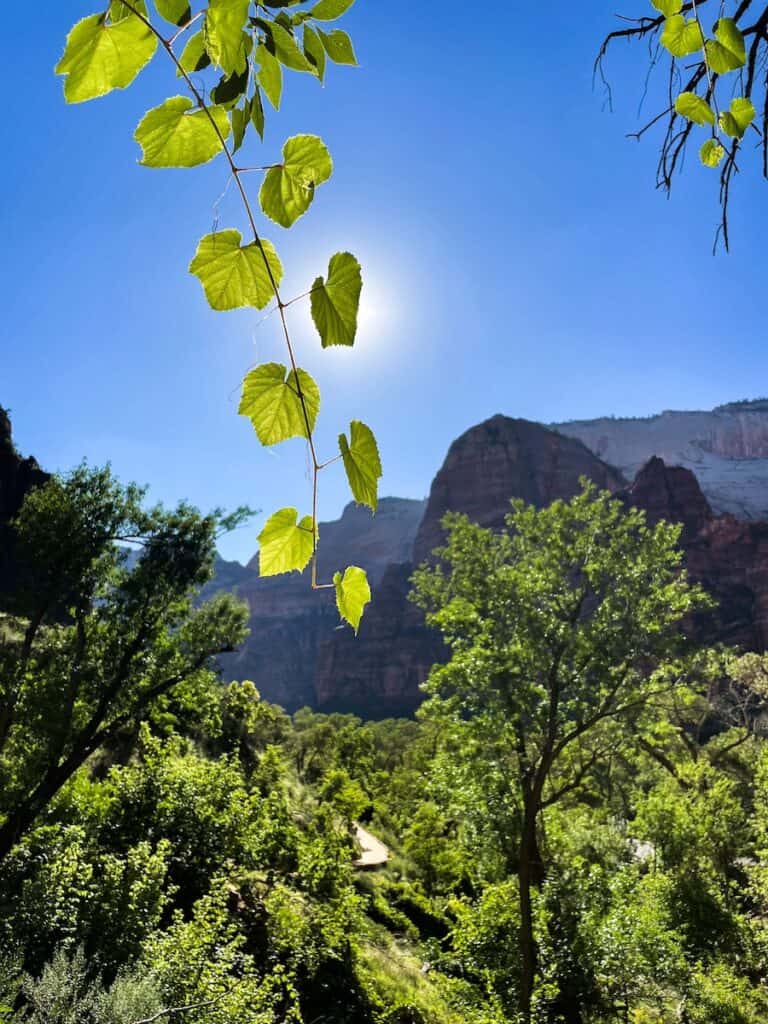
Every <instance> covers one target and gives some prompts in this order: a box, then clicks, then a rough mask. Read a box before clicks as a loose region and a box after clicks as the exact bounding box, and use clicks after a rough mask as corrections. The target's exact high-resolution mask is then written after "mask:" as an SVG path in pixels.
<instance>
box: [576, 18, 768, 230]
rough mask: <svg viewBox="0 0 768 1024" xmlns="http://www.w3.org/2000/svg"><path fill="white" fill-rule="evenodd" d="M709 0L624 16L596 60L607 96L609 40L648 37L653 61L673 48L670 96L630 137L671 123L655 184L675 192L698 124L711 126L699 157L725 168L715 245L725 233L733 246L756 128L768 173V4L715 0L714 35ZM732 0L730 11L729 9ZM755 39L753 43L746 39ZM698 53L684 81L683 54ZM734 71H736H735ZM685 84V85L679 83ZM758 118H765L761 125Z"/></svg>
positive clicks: (766, 173) (766, 174)
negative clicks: (747, 151)
mask: <svg viewBox="0 0 768 1024" xmlns="http://www.w3.org/2000/svg"><path fill="white" fill-rule="evenodd" d="M708 2H709V0H687V2H683V0H650V3H651V5H652V6H653V8H654V9H655V11H656V13H655V14H654V15H653V16H651V15H648V14H646V15H642V16H640V17H638V18H624V19H623V20H625V21H626V22H628V24H627V26H626V27H625V28H621V29H616V30H614V31H613V32H610V33H609V34H608V35H607V36H606V38H605V39H604V40H603V43H602V46H601V47H600V50H599V52H598V55H597V58H596V60H595V75H596V76H597V77H599V79H600V80H601V82H602V83H603V85H604V86H605V88H606V94H607V100H608V104H609V105H611V102H612V96H611V89H610V84H609V81H608V79H607V76H606V74H605V66H604V65H605V58H606V56H607V53H608V50H609V48H610V47H611V44H612V43H614V42H616V41H617V40H619V39H627V40H629V41H637V40H646V41H647V42H648V44H649V51H650V52H651V60H652V65H653V64H655V63H656V58H655V55H654V47H655V52H656V53H658V51H659V50H663V51H666V53H667V54H668V55H669V57H670V58H671V59H670V64H669V85H668V104H667V106H666V108H665V109H663V110H662V111H660V112H659V113H657V114H655V115H654V116H653V117H652V118H651V119H649V120H648V121H647V122H646V123H645V124H644V125H643V127H642V128H640V129H639V131H637V132H633V133H631V136H630V137H632V138H635V139H640V138H642V137H643V136H644V135H645V134H646V132H648V131H649V130H650V129H651V128H653V127H655V126H656V125H658V124H659V123H660V122H664V123H665V124H666V130H665V134H664V138H663V140H662V143H661V148H660V152H659V161H658V166H657V172H656V185H657V188H661V189H663V190H664V191H665V192H667V193H669V192H670V191H671V188H672V181H673V178H674V175H675V173H676V172H677V171H679V170H680V169H681V167H682V163H683V157H684V155H685V152H686V151H687V148H688V144H689V142H690V141H691V139H692V137H693V134H694V132H695V130H696V128H697V127H702V128H704V129H705V130H708V132H709V138H707V139H705V140H704V142H703V143H701V145H700V147H699V158H700V161H701V163H702V164H703V165H704V166H705V167H708V168H712V169H719V172H720V181H719V201H720V209H721V219H720V226H719V228H718V231H717V235H716V238H715V246H717V243H718V242H719V240H720V239H721V238H722V241H723V243H724V245H725V248H726V250H728V249H729V248H730V235H729V222H728V209H729V201H730V196H731V186H732V183H733V176H734V174H735V173H737V172H738V170H739V167H738V155H739V153H740V150H741V148H742V147H743V143H744V139H745V136H746V134H747V131H748V130H749V129H750V128H751V129H752V130H753V131H754V132H755V133H756V135H757V136H758V138H759V140H760V143H759V145H760V147H761V150H762V173H763V176H764V177H765V178H768V73H766V71H765V66H766V60H767V59H768V6H765V7H763V9H762V10H761V12H760V13H759V15H758V16H757V17H756V18H755V10H754V7H753V2H752V0H739V2H736V0H734V2H733V3H732V4H731V5H728V4H727V3H726V2H724V0H721V2H720V3H719V4H718V5H717V6H718V17H717V20H716V21H715V23H714V25H713V27H712V32H711V35H710V36H707V34H706V32H705V29H704V25H703V23H702V17H701V9H702V8H704V7H705V5H706V4H707V3H708ZM729 6H731V8H732V10H731V16H730V17H726V16H725V15H726V10H727V8H728V7H729ZM748 42H749V46H747V43H748ZM688 57H692V58H694V61H693V63H692V64H687V65H685V68H686V72H687V78H686V80H685V82H684V83H683V80H682V76H681V74H680V65H679V63H678V62H679V61H681V60H683V59H684V58H688ZM734 74H735V76H736V77H735V79H731V78H730V77H729V76H732V75H734ZM758 76H761V77H762V80H763V84H762V86H761V95H760V98H759V101H758V103H759V106H760V109H761V114H760V116H759V117H758V111H757V110H756V108H755V100H756V99H757V96H756V91H757V87H756V79H757V78H758ZM729 84H731V85H732V95H731V98H730V102H729V103H723V102H721V97H722V92H723V90H724V89H726V88H728V86H729ZM681 85H682V89H681V88H680V86H681ZM758 121H759V122H760V125H758Z"/></svg>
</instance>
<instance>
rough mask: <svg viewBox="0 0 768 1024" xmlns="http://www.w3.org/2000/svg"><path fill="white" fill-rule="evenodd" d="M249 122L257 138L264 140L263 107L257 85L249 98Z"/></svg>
mask: <svg viewBox="0 0 768 1024" xmlns="http://www.w3.org/2000/svg"><path fill="white" fill-rule="evenodd" d="M251 121H252V122H253V127H254V128H255V129H256V131H257V132H258V133H259V138H260V139H261V140H262V141H263V139H264V105H263V104H262V102H261V89H259V87H258V85H257V86H256V89H255V91H254V93H253V97H252V98H251Z"/></svg>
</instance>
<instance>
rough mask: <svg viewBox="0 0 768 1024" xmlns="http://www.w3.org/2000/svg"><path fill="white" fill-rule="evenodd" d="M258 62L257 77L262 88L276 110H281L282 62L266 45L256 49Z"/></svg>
mask: <svg viewBox="0 0 768 1024" xmlns="http://www.w3.org/2000/svg"><path fill="white" fill-rule="evenodd" d="M256 61H257V62H258V65H259V71H258V75H257V77H258V79H259V82H260V83H261V87H262V89H263V90H264V92H265V93H266V94H267V99H268V100H269V102H270V103H271V104H272V106H273V107H274V108H275V110H279V109H280V97H281V95H282V92H283V69H282V68H281V67H280V62H279V61H278V60H277V58H276V57H275V56H274V54H272V53H270V52H269V50H268V49H267V48H266V46H264V45H260V46H257V47H256Z"/></svg>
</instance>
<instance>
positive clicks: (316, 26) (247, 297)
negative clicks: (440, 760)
mask: <svg viewBox="0 0 768 1024" xmlns="http://www.w3.org/2000/svg"><path fill="white" fill-rule="evenodd" d="M353 3H354V0H314V2H310V0H275V2H264V3H259V2H251V0H209V2H208V3H207V4H206V5H205V6H203V7H202V8H201V9H200V10H197V11H195V12H193V10H192V8H191V6H190V4H189V3H187V0H156V2H155V3H154V8H155V11H154V12H153V11H151V10H150V8H149V7H148V5H147V2H146V0H111V2H110V3H108V5H107V8H106V10H104V11H102V12H101V13H97V14H93V15H91V16H89V17H87V18H83V19H82V20H81V21H79V22H78V23H77V24H76V25H75V26H74V28H73V29H72V30H71V32H70V33H69V35H68V37H67V41H66V46H65V49H64V54H63V56H62V58H61V60H60V61H59V63H58V64H57V65H56V72H57V74H59V75H62V76H64V96H65V99H66V100H67V102H69V103H82V102H84V101H86V100H92V99H96V98H98V97H101V96H104V95H106V94H107V93H110V92H112V91H113V90H115V89H125V88H126V87H128V86H130V84H131V83H132V82H133V81H134V80H135V79H136V77H137V76H138V75H139V73H140V72H141V71H142V70H143V68H144V67H145V66H146V65H147V64H148V63H149V62H150V61H151V60H152V59H153V57H154V56H155V54H157V53H164V54H165V56H166V57H167V58H169V60H170V63H169V65H168V67H169V70H173V68H175V70H176V76H177V78H179V79H181V81H182V82H183V84H184V86H185V87H186V91H187V95H184V96H171V97H169V98H167V99H166V100H164V101H163V102H162V103H160V104H159V105H158V106H156V107H154V108H153V109H152V110H150V111H148V112H147V113H146V114H145V115H144V117H143V118H142V119H141V121H140V122H139V124H138V126H137V127H136V131H135V132H134V138H135V140H136V142H137V143H138V145H139V147H140V148H141V159H140V161H139V162H140V163H141V164H142V165H143V166H145V167H154V168H160V167H162V168H169V167H173V168H191V167H198V166H200V165H202V164H206V163H208V162H209V161H211V160H214V159H215V158H216V157H221V158H223V161H224V164H225V166H226V172H227V175H228V179H230V180H231V179H234V181H235V182H236V185H237V192H238V195H239V197H240V199H241V201H242V210H243V217H244V226H245V229H246V232H247V235H248V236H249V237H248V238H247V239H246V240H245V241H244V240H243V234H242V232H241V231H239V230H237V229H236V228H234V227H232V228H225V229H223V230H216V231H215V232H213V233H212V234H209V235H206V236H205V237H204V238H202V239H201V240H200V242H199V244H198V247H197V251H196V252H195V255H194V257H193V258H192V261H191V263H190V265H189V269H190V272H191V273H192V274H194V275H195V276H196V277H197V278H198V280H199V281H200V284H201V285H202V287H203V292H204V294H205V298H206V300H207V302H208V304H209V306H210V307H211V308H212V309H215V310H222V311H224V310H232V309H238V308H241V307H251V308H255V309H265V308H266V307H267V306H269V305H270V304H274V309H275V311H276V312H278V313H279V317H280V323H281V327H282V332H283V338H284V341H285V349H286V357H287V364H286V365H283V364H281V363H266V364H263V365H261V366H258V367H256V368H255V369H253V370H251V371H250V372H249V373H248V374H247V375H246V377H245V379H244V381H243V390H242V400H241V402H240V408H239V412H240V414H241V415H243V416H247V417H248V418H249V419H250V420H251V422H252V424H253V427H254V430H255V432H256V436H257V437H258V439H259V441H260V442H261V444H263V445H274V444H280V443H282V442H284V441H288V440H290V439H292V438H301V439H303V440H304V441H306V443H307V447H308V453H309V459H310V461H311V464H312V495H311V506H312V507H311V512H310V513H309V514H307V515H300V513H299V512H298V510H297V509H294V508H284V509H280V510H279V511H277V512H276V513H275V514H274V515H273V516H271V517H270V519H269V520H268V522H267V524H266V526H265V527H264V530H263V531H262V533H261V534H260V537H259V541H260V544H261V548H262V554H261V559H260V571H261V573H262V575H265V576H270V575H275V574H277V573H286V572H294V571H298V572H302V571H303V570H304V569H305V568H306V567H307V566H308V565H310V564H311V586H312V587H313V588H314V589H324V588H328V589H330V588H334V589H335V592H336V604H337V607H338V611H339V615H340V616H341V618H342V619H343V620H345V621H346V622H348V623H349V624H350V625H351V626H352V627H353V628H354V629H355V630H357V628H358V626H359V625H360V619H361V617H362V614H363V610H364V608H365V606H366V604H367V603H368V602H369V601H370V590H369V588H368V581H367V579H366V578H365V573H364V571H363V570H362V569H360V568H359V567H357V566H348V567H347V568H346V569H345V570H344V572H343V573H342V572H337V573H335V574H334V577H333V581H332V582H327V583H320V582H319V581H318V578H317V546H318V543H319V531H318V483H319V477H320V473H321V472H322V471H323V470H324V469H326V468H327V467H328V466H330V465H332V464H334V463H336V462H343V465H344V469H345V472H346V474H347V479H348V481H349V485H350V489H351V491H352V496H353V498H354V499H355V501H357V502H360V503H361V504H365V505H368V506H369V507H370V508H371V510H372V511H374V512H375V511H376V505H377V501H378V482H379V478H380V477H381V474H382V470H381V461H380V459H379V450H378V446H377V443H376V440H375V438H374V435H373V432H372V431H371V429H370V428H369V427H368V426H366V425H365V424H364V423H361V422H360V421H359V420H353V421H352V422H351V425H350V435H351V440H350V441H348V440H347V437H346V435H345V434H341V435H340V436H339V454H338V455H336V456H335V457H333V458H330V459H326V460H324V461H322V460H321V459H320V458H319V457H318V453H317V450H316V447H315V439H314V434H315V425H316V421H317V417H318V413H319V411H320V389H319V388H318V386H317V383H316V382H315V380H314V379H313V378H312V376H311V375H310V374H309V373H307V372H306V370H303V369H301V368H300V367H299V366H298V364H297V353H296V349H295V345H294V342H293V340H292V338H291V333H290V330H289V324H288V319H289V316H290V314H289V313H288V312H287V310H288V307H289V306H292V305H293V304H294V302H297V301H299V299H304V298H307V296H308V297H309V299H310V306H311V312H312V320H313V322H314V324H315V327H316V328H317V332H318V335H319V337H320V342H321V345H322V347H323V348H327V347H328V346H332V345H347V346H349V345H354V343H355V339H356V336H357V324H358V313H359V308H360V294H361V290H362V285H363V279H362V272H361V269H360V264H359V263H358V261H357V259H356V258H355V257H354V256H353V255H352V254H351V253H348V252H339V253H336V254H334V255H333V256H331V258H330V261H329V264H328V273H327V276H326V277H323V276H322V275H318V276H317V277H316V278H315V280H314V282H313V283H312V285H311V286H310V287H309V289H308V291H307V292H306V294H305V295H300V296H297V297H296V298H294V299H290V300H287V301H286V300H284V299H283V297H282V295H281V292H280V284H281V282H282V279H283V266H282V263H281V261H280V257H279V255H278V253H277V250H276V248H275V245H274V244H273V243H272V242H271V241H269V240H268V239H267V238H265V237H263V235H262V232H261V229H260V228H259V227H258V226H257V222H256V212H255V209H254V206H253V205H252V203H251V199H250V197H249V192H248V189H247V186H246V180H247V179H246V173H247V172H252V171H259V172H263V175H264V177H263V180H262V183H261V188H260V190H259V207H260V210H261V213H262V214H263V215H264V216H265V217H266V218H268V220H270V221H272V222H273V223H274V224H277V225H279V226H280V227H281V228H290V227H292V226H293V224H294V223H295V222H296V221H297V220H298V219H299V218H300V217H302V216H303V215H304V214H305V213H306V212H307V211H308V210H309V208H310V206H311V205H312V203H313V201H314V198H315V191H316V189H317V188H318V187H319V186H320V185H323V184H324V183H325V182H327V181H328V180H329V178H330V177H331V175H332V173H333V160H332V158H331V154H330V152H329V151H328V149H327V147H326V145H325V143H324V142H323V140H322V139H320V138H318V137H317V136H316V135H295V136H293V137H292V138H290V139H288V140H287V141H286V142H285V144H284V145H283V147H282V153H281V154H280V156H279V157H278V158H275V157H271V158H270V159H278V161H279V162H273V163H268V164H267V165H266V166H256V167H245V166H243V165H242V164H240V163H239V160H240V158H239V157H238V160H237V161H236V160H235V154H237V153H238V151H240V150H241V148H242V147H243V146H244V144H245V143H246V142H247V141H251V140H253V138H254V136H256V135H258V137H259V138H260V140H261V141H262V142H263V140H264V131H265V104H264V97H266V99H267V100H268V101H269V103H270V104H271V105H272V106H273V107H274V108H275V110H278V109H279V107H280V101H281V97H282V92H283V72H284V70H290V71H295V72H301V73H304V74H309V75H312V76H313V77H315V78H317V79H318V81H320V82H322V81H323V80H324V78H325V74H326V69H327V64H328V62H329V61H330V62H332V63H334V64H340V65H355V64H356V63H357V60H356V58H355V52H354V47H353V45H352V41H351V40H350V38H349V36H348V35H347V33H346V32H344V30H343V29H340V28H335V27H334V28H332V29H331V30H330V31H326V29H328V27H329V26H328V23H333V22H336V21H337V19H339V18H340V17H341V16H342V15H343V14H345V12H346V11H347V10H349V8H350V7H351V6H352V4H353ZM155 14H156V17H155ZM182 46H183V49H182ZM193 75H194V78H193V77H192V76H193ZM262 162H263V161H262V160H258V161H257V163H258V164H259V165H260V164H262Z"/></svg>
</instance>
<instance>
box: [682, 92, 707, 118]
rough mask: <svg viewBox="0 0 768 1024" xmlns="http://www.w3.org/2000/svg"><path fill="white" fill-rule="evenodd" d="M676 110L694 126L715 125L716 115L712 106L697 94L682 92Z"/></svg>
mask: <svg viewBox="0 0 768 1024" xmlns="http://www.w3.org/2000/svg"><path fill="white" fill-rule="evenodd" d="M675 110H676V111H677V113H678V114H680V116H681V117H687V118H688V120H689V121H693V123H694V124H714V123H715V115H714V112H713V111H712V108H711V107H710V105H709V104H708V103H707V102H706V100H703V99H702V98H701V96H697V95H696V93H695V92H681V93H680V95H679V96H678V97H677V99H676V100H675Z"/></svg>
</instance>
